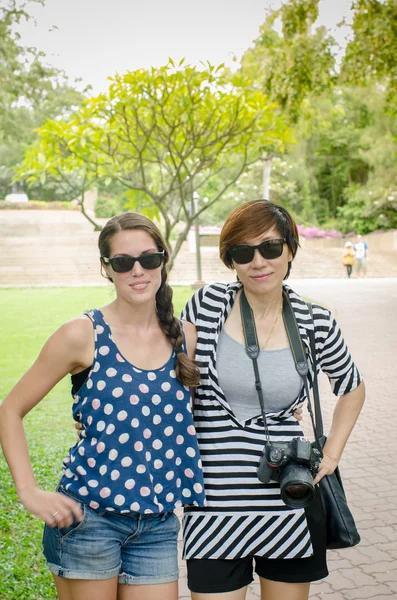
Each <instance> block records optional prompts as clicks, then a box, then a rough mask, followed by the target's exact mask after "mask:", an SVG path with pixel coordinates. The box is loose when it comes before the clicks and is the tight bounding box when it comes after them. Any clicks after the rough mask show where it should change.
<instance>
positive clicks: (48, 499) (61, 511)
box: [19, 487, 83, 527]
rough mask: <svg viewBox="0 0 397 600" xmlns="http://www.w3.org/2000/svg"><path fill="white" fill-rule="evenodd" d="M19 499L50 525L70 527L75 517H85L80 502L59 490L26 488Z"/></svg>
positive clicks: (78, 518)
mask: <svg viewBox="0 0 397 600" xmlns="http://www.w3.org/2000/svg"><path fill="white" fill-rule="evenodd" d="M19 499H20V501H21V502H22V504H23V506H24V507H25V508H26V510H28V511H29V512H30V513H32V515H34V516H35V517H39V518H40V519H43V520H44V521H45V522H46V523H47V525H49V526H50V527H69V525H71V524H72V523H73V521H74V519H76V520H77V521H81V520H82V518H83V513H82V510H81V506H80V504H79V503H78V502H76V501H75V500H73V499H72V498H69V497H68V496H64V495H63V494H59V493H58V492H44V491H43V490H40V489H39V488H37V487H35V488H26V489H24V490H23V491H22V492H20V493H19Z"/></svg>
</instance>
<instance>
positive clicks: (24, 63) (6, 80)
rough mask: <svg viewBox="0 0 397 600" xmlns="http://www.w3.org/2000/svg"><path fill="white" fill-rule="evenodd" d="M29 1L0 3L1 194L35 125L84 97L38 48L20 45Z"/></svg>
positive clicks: (64, 113)
mask: <svg viewBox="0 0 397 600" xmlns="http://www.w3.org/2000/svg"><path fill="white" fill-rule="evenodd" d="M31 1H33V2H39V3H40V4H42V1H41V0H31ZM28 4H29V3H28V2H20V3H18V2H17V1H16V0H10V1H9V2H8V5H7V6H5V7H4V6H2V7H0V196H2V195H5V194H6V193H7V192H8V191H9V189H10V186H11V183H12V179H13V176H14V173H13V169H14V167H15V165H17V164H18V163H19V162H20V161H21V160H22V159H23V156H24V153H25V150H26V148H27V146H28V145H30V144H31V143H32V142H33V140H34V138H35V129H36V128H37V127H39V126H40V125H41V124H42V123H43V122H44V121H46V120H47V119H54V118H58V117H60V116H63V117H66V116H67V115H68V114H70V113H71V112H73V111H74V110H76V108H77V107H78V106H79V105H80V104H81V102H82V100H83V97H84V95H83V92H81V91H78V89H76V82H74V83H73V84H71V83H70V82H69V80H68V78H67V76H66V74H65V73H64V72H62V71H60V70H58V69H55V68H54V67H51V66H50V65H48V64H47V63H46V61H45V55H44V54H43V53H42V52H39V51H38V50H37V49H36V48H31V47H24V46H23V45H22V44H21V38H20V34H19V33H18V25H19V23H20V22H21V21H22V20H24V19H26V20H28V19H30V18H31V17H30V15H29V13H28V12H27V8H28ZM40 191H42V189H40Z"/></svg>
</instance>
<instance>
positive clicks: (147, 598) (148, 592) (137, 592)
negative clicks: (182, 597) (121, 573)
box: [117, 581, 178, 600]
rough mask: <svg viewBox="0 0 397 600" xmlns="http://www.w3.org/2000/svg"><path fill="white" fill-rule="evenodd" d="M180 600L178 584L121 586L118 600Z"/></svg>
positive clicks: (175, 582)
mask: <svg viewBox="0 0 397 600" xmlns="http://www.w3.org/2000/svg"><path fill="white" fill-rule="evenodd" d="M159 598H161V600H178V582H177V581H173V582H172V583H159V584H156V585H150V584H149V585H119V587H118V594H117V600H159Z"/></svg>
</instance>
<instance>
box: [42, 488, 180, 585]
mask: <svg viewBox="0 0 397 600" xmlns="http://www.w3.org/2000/svg"><path fill="white" fill-rule="evenodd" d="M57 491H58V492H60V493H61V494H65V495H67V496H70V497H71V498H73V499H74V500H76V502H79V504H80V505H81V508H82V511H83V520H82V521H81V522H78V521H76V520H75V521H74V522H73V523H72V525H71V526H70V527H64V528H59V527H53V528H52V527H48V525H45V528H44V535H43V546H44V556H45V558H46V560H47V566H48V567H49V569H50V571H51V572H52V573H53V574H54V575H57V576H58V577H65V578H67V579H90V580H97V579H111V578H112V577H115V576H116V575H118V581H119V583H120V584H126V585H134V584H135V585H142V584H157V583H170V582H172V581H177V579H178V532H179V527H180V523H179V519H178V517H177V516H176V515H175V514H174V513H173V512H167V513H159V514H148V515H147V514H140V513H130V514H117V513H114V512H108V511H106V512H98V511H96V510H93V509H92V508H90V507H89V506H87V505H85V504H82V503H81V502H80V501H79V500H78V499H77V498H76V497H75V496H74V495H72V494H70V493H69V492H66V491H65V490H64V489H58V490H57Z"/></svg>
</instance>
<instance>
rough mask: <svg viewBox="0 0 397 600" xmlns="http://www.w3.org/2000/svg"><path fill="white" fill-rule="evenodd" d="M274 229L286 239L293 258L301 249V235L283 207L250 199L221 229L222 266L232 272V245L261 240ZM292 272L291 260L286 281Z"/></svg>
mask: <svg viewBox="0 0 397 600" xmlns="http://www.w3.org/2000/svg"><path fill="white" fill-rule="evenodd" d="M272 227H275V228H276V229H277V231H278V232H279V234H280V235H281V237H283V238H285V239H286V243H287V246H288V248H289V250H290V252H291V254H292V258H293V259H294V258H295V255H296V252H297V250H298V246H299V233H298V229H297V226H296V223H295V221H294V219H293V218H292V217H291V215H290V214H289V212H288V211H287V210H286V209H285V208H284V207H283V206H279V205H278V204H273V203H272V202H269V201H268V200H251V201H250V202H245V203H244V204H241V205H240V206H237V207H236V208H235V209H234V210H232V212H231V213H230V215H229V216H228V217H227V219H226V221H225V223H224V225H223V227H222V231H221V234H220V237H219V254H220V258H221V261H222V262H223V264H224V265H226V267H228V268H229V269H233V260H232V257H231V254H230V252H229V248H230V246H235V245H238V244H242V243H245V241H246V240H247V239H249V238H256V237H260V236H261V235H263V234H264V233H266V232H267V231H269V229H271V228H272ZM290 271H291V261H290V262H289V263H288V270H287V273H286V275H285V277H284V279H287V278H288V277H289V274H290Z"/></svg>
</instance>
